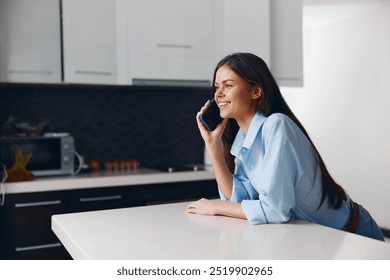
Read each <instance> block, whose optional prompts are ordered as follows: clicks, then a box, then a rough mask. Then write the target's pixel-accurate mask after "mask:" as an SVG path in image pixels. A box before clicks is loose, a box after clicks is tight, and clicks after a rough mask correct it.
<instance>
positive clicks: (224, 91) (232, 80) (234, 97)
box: [214, 64, 261, 132]
mask: <svg viewBox="0 0 390 280" xmlns="http://www.w3.org/2000/svg"><path fill="white" fill-rule="evenodd" d="M214 86H215V89H216V91H215V96H214V97H215V100H216V101H217V104H218V107H219V109H220V114H221V117H222V118H233V119H235V120H236V121H237V123H238V125H239V126H240V127H241V128H242V129H243V130H244V131H245V132H246V131H247V129H248V128H249V125H250V122H251V121H252V118H253V116H254V115H255V113H256V108H257V102H258V99H259V98H260V97H261V88H260V86H258V85H255V86H251V85H249V84H248V83H247V82H246V81H245V80H244V79H243V78H241V77H240V76H238V75H237V74H236V73H235V72H234V71H233V70H232V69H231V68H230V67H229V66H227V65H226V64H225V65H223V66H221V67H220V68H219V69H218V70H217V72H216V75H215V81H214Z"/></svg>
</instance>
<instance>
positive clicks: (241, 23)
mask: <svg viewBox="0 0 390 280" xmlns="http://www.w3.org/2000/svg"><path fill="white" fill-rule="evenodd" d="M269 2H270V0H245V1H242V0H224V2H223V11H224V16H223V50H224V55H227V54H230V53H233V52H250V53H254V54H256V55H258V56H260V57H261V58H262V59H263V60H264V61H265V62H266V63H267V64H268V65H269V63H270V55H271V53H270V3H269Z"/></svg>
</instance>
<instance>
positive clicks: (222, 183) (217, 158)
mask: <svg viewBox="0 0 390 280" xmlns="http://www.w3.org/2000/svg"><path fill="white" fill-rule="evenodd" d="M219 149H220V150H219ZM217 150H218V151H217ZM207 151H208V153H209V155H210V159H211V162H212V163H213V170H214V175H215V179H216V180H217V184H218V187H219V189H220V191H221V192H222V193H223V194H224V196H225V197H226V198H227V199H228V200H230V199H231V196H232V188H233V178H232V174H231V173H230V171H229V168H228V166H227V164H226V161H225V158H224V155H223V151H222V148H219V147H218V148H215V147H214V148H212V147H208V148H207Z"/></svg>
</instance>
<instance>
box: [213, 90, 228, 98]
mask: <svg viewBox="0 0 390 280" xmlns="http://www.w3.org/2000/svg"><path fill="white" fill-rule="evenodd" d="M224 96H225V94H224V93H223V91H222V90H221V89H217V90H216V91H215V93H214V98H217V97H224Z"/></svg>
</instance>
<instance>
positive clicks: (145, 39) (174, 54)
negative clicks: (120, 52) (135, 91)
mask: <svg viewBox="0 0 390 280" xmlns="http://www.w3.org/2000/svg"><path fill="white" fill-rule="evenodd" d="M127 2H128V7H127V9H128V14H127V16H128V54H129V72H130V73H129V75H130V82H131V81H132V79H180V80H210V78H211V73H212V67H213V64H214V63H215V56H216V50H217V49H216V48H217V43H216V36H217V34H216V33H217V32H216V30H217V28H218V23H217V18H216V17H215V14H216V13H218V10H217V9H216V8H217V7H216V5H217V3H218V1H213V0H198V1H192V0H165V1H160V0H130V1H127Z"/></svg>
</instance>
